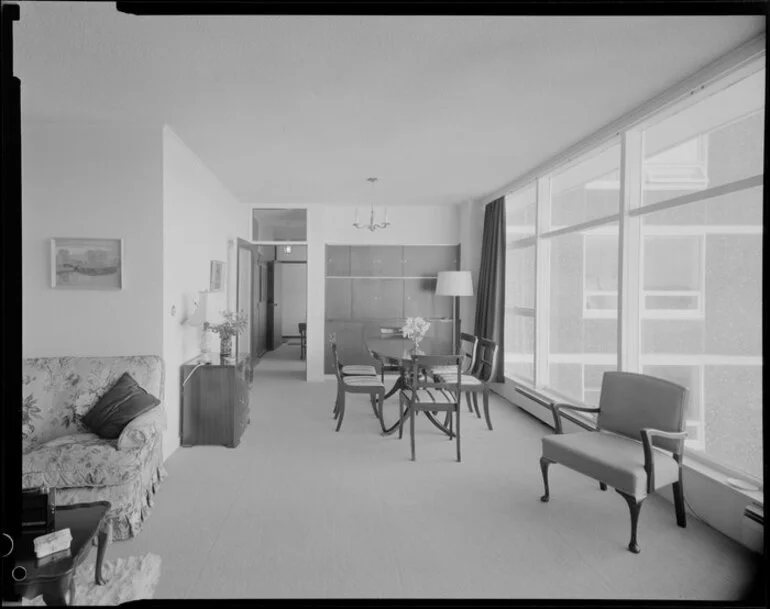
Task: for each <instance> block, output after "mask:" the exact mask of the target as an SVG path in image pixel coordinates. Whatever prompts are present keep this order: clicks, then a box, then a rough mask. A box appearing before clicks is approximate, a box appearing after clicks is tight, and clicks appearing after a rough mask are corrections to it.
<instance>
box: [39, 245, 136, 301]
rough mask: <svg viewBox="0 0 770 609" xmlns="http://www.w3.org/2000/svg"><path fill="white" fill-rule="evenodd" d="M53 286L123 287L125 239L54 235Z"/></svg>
mask: <svg viewBox="0 0 770 609" xmlns="http://www.w3.org/2000/svg"><path fill="white" fill-rule="evenodd" d="M51 287H52V288H73V289H81V290H120V289H122V288H123V240H122V239H76V238H58V237H57V238H54V239H51Z"/></svg>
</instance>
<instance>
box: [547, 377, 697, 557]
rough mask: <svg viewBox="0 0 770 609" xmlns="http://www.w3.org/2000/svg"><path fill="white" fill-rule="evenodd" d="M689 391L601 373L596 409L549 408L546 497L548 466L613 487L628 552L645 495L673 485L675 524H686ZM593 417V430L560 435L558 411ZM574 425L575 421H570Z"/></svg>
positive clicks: (653, 380) (632, 546)
mask: <svg viewBox="0 0 770 609" xmlns="http://www.w3.org/2000/svg"><path fill="white" fill-rule="evenodd" d="M687 396H688V391H687V389H686V388H685V387H682V386H681V385H677V384H676V383H671V382H669V381H665V380H663V379H659V378H655V377H652V376H647V375H644V374H633V373H631V372H605V373H604V377H603V379H602V389H601V393H600V395H599V408H586V407H581V406H572V405H570V404H551V410H552V412H553V418H554V425H555V427H556V434H554V435H550V436H545V437H544V438H543V440H542V442H543V452H542V457H541V458H540V469H541V472H542V474H543V485H544V486H545V494H544V495H543V496H542V497H541V498H540V500H541V501H543V502H548V500H549V499H550V491H549V488H548V467H549V466H550V465H551V463H560V464H562V465H564V466H566V467H569V468H570V469H573V470H575V471H576V472H579V473H581V474H583V475H585V476H589V477H590V478H593V479H594V480H597V481H598V482H599V487H600V488H601V490H603V491H604V490H607V486H611V487H612V488H614V489H615V490H616V491H617V492H618V493H619V494H620V495H621V496H622V497H623V499H625V501H626V503H627V504H628V508H629V510H630V512H631V540H630V541H629V543H628V549H629V550H630V551H631V552H633V553H635V554H638V553H639V544H638V543H637V541H636V527H637V523H638V521H639V511H640V510H641V508H642V502H643V501H644V500H645V498H646V497H647V495H649V494H651V493H653V492H655V491H657V490H658V489H660V488H662V487H665V486H668V485H669V484H673V490H674V508H675V510H676V523H677V525H679V526H680V527H685V526H687V520H686V518H685V509H684V489H683V487H682V457H683V454H684V441H685V438H686V437H687V433H686V432H685V431H684V429H685V411H686V406H687ZM562 410H577V411H582V412H592V413H596V414H597V415H598V416H597V419H596V428H595V429H594V428H593V427H591V426H590V425H588V424H587V423H583V424H581V426H582V427H584V428H585V429H587V431H581V432H577V433H568V434H564V433H562V422H561V411H562ZM572 420H573V421H575V422H577V420H575V419H572Z"/></svg>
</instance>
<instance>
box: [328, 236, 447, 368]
mask: <svg viewBox="0 0 770 609" xmlns="http://www.w3.org/2000/svg"><path fill="white" fill-rule="evenodd" d="M459 268H460V246H459V245H378V246H370V245H327V246H326V315H325V319H326V336H328V335H329V334H330V333H335V334H336V335H337V343H338V345H339V348H340V352H341V354H342V356H343V358H344V360H345V362H346V363H371V356H370V355H369V354H368V353H367V351H366V349H365V347H364V338H365V337H366V336H377V335H379V332H380V328H382V327H396V326H401V325H403V323H404V320H405V319H406V318H407V317H415V316H420V317H423V318H425V319H427V320H429V321H430V322H431V328H430V330H429V332H428V336H431V337H435V338H445V339H447V340H451V339H452V332H453V325H452V321H453V320H452V314H453V312H452V298H450V297H446V296H436V294H435V291H436V278H437V276H438V273H439V272H440V271H455V270H458V269H459ZM325 354H326V358H325V371H326V373H327V374H332V373H333V372H334V368H333V366H332V361H331V351H330V349H329V345H328V341H325Z"/></svg>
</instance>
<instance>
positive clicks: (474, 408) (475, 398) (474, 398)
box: [471, 391, 481, 419]
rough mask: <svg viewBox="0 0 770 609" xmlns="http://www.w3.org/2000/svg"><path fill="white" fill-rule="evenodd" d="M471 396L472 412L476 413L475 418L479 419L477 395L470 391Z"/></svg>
mask: <svg viewBox="0 0 770 609" xmlns="http://www.w3.org/2000/svg"><path fill="white" fill-rule="evenodd" d="M471 396H472V397H473V410H475V411H476V418H477V419H480V418H481V413H480V412H479V397H478V396H479V394H478V393H476V392H475V391H472V392H471Z"/></svg>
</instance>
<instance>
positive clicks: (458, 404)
mask: <svg viewBox="0 0 770 609" xmlns="http://www.w3.org/2000/svg"><path fill="white" fill-rule="evenodd" d="M456 412H457V432H456V434H455V435H456V436H457V462H458V463H460V460H461V459H460V403H459V401H458V403H457V411H456ZM450 421H451V419H450Z"/></svg>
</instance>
